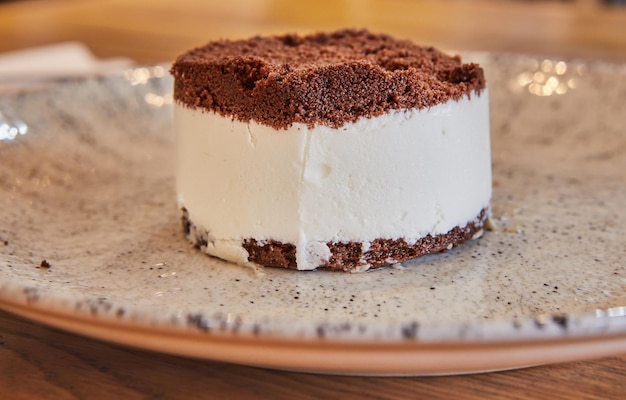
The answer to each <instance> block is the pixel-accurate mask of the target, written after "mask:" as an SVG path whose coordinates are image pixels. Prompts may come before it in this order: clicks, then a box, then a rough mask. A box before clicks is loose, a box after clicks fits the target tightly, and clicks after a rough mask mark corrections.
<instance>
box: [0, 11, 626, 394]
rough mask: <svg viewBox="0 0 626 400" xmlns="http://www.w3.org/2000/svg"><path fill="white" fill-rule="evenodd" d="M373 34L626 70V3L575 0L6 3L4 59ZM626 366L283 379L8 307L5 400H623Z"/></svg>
mask: <svg viewBox="0 0 626 400" xmlns="http://www.w3.org/2000/svg"><path fill="white" fill-rule="evenodd" d="M340 27H368V28H370V29H371V30H374V31H385V32H389V33H392V34H395V35H398V36H401V37H407V38H411V39H413V40H415V41H417V42H420V43H424V44H432V45H435V46H438V47H441V48H444V49H459V50H484V51H496V52H519V53H530V54H537V55H547V56H551V57H567V58H572V57H577V58H586V59H602V60H608V61H617V62H626V7H607V6H603V5H602V4H601V2H597V1H592V0H579V1H569V2H565V1H512V0H509V1H505V0H492V1H489V0H474V1H461V0H458V1H452V0H448V1H438V2H435V1H420V0H361V1H359V0H345V1H339V0H317V1H291V0H260V1H253V0H228V1H194V0H177V1H171V0H170V1H168V0H134V1H123V0H99V1H96V0H87V1H79V0H66V1H61V0H31V1H13V2H2V3H0V52H2V51H8V50H15V49H20V48H23V47H28V46H36V45H42V44H47V43H54V42H59V41H69V40H76V41H82V42H84V43H86V44H87V45H88V46H89V47H90V48H91V50H92V51H93V52H94V54H96V55H97V56H100V57H112V56H125V57H129V58H131V59H133V60H135V61H136V62H138V63H154V62H163V61H168V60H171V59H173V58H174V57H175V56H176V55H177V54H179V53H180V52H182V51H183V50H186V49H187V48H189V47H191V46H194V45H197V44H201V43H203V42H206V41H208V40H210V39H215V38H219V37H244V36H249V35H253V34H257V33H263V34H265V33H282V32H310V31H316V30H322V29H324V30H327V29H335V28H340ZM625 376H626V356H616V357H613V358H607V359H602V360H596V361H581V362H574V363H568V364H561V365H552V366H543V367H535V368H528V369H522V370H516V371H507V372H498V373H491V374H477V375H467V376H456V377H417V378H416V377H411V378H367V377H349V376H325V375H313V374H303V373H294V372H282V371H273V370H266V369H259V368H252V367H246V366H238V365H232V364H225V363H219V362H212V361H205V360H194V359H185V358H180V357H174V356H169V355H164V354H158V353H152V352H146V351H141V350H135V349H129V348H125V347H121V346H117V345H112V344H108V343H104V342H100V341H96V340H91V339H88V338H84V337H79V336H75V335H72V334H68V333H64V332H61V331H57V330H55V329H51V328H47V327H45V326H42V325H39V324H37V323H33V322H29V321H26V320H24V319H21V318H18V317H15V316H12V315H10V314H8V313H5V312H2V311H0V399H84V398H90V399H107V398H111V399H187V398H190V399H192V398H194V399H195V398H229V399H233V398H276V399H278V398H288V399H299V398H303V399H306V398H344V399H352V398H354V399H396V398H420V397H427V398H460V399H464V398H509V399H531V398H548V397H550V398H582V399H618V398H626V379H625V378H624V377H625Z"/></svg>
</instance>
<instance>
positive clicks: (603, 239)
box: [0, 55, 626, 375]
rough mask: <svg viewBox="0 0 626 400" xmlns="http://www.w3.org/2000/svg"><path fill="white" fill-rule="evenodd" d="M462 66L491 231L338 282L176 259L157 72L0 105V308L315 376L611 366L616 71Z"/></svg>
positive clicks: (616, 246)
mask: <svg viewBox="0 0 626 400" xmlns="http://www.w3.org/2000/svg"><path fill="white" fill-rule="evenodd" d="M474 56H475V57H478V58H480V62H481V63H482V64H483V65H484V66H485V68H486V70H487V75H488V79H489V84H490V91H491V104H492V132H493V161H494V163H493V165H494V198H493V225H494V230H492V231H490V232H487V233H486V234H485V235H484V236H483V237H482V238H481V239H479V240H476V241H473V242H471V243H468V244H466V245H463V246H461V247H459V248H457V249H454V250H452V251H449V252H447V253H443V254H436V255H431V256H428V257H425V258H422V259H419V260H416V261H413V262H407V263H404V265H403V266H402V267H401V268H399V267H395V268H391V267H389V268H385V269H382V270H378V271H372V272H368V273H362V274H353V275H350V274H343V273H332V272H324V271H315V272H294V271H284V270H278V269H251V268H245V267H240V266H235V265H230V264H228V263H225V262H222V261H219V260H216V259H212V258H209V257H207V256H205V255H203V254H200V253H199V252H197V251H196V250H195V249H193V248H191V246H190V245H189V244H188V243H187V241H186V240H185V238H184V236H183V233H182V228H181V223H180V215H179V212H178V210H177V209H176V206H175V203H176V202H175V194H174V189H173V185H174V177H173V174H172V159H173V154H174V152H173V140H172V139H173V138H172V128H171V115H170V114H171V86H172V83H171V79H170V78H169V77H168V76H167V72H166V67H165V68H164V67H160V66H157V67H151V68H139V69H135V70H131V71H127V72H126V73H125V74H124V75H122V76H117V77H109V78H102V79H95V80H86V81H85V80H81V81H74V82H66V83H62V84H59V85H56V86H54V87H52V88H49V89H45V90H43V91H36V92H28V93H23V94H18V95H11V96H9V97H4V98H0V111H1V113H2V117H1V120H0V160H1V162H0V221H1V223H0V307H2V308H4V309H6V310H9V311H11V312H14V313H17V314H20V315H23V316H26V317H29V318H32V319H34V320H38V321H41V322H44V323H47V324H50V325H53V326H56V327H60V328H63V329H67V330H69V331H73V332H77V333H80V334H85V335H89V336H92V337H96V338H101V339H105V340H109V341H113V342H118V343H122V344H128V345H132V346H138V347H142V348H146V349H152V350H157V351H164V352H168V353H175V354H181V355H187V356H192V357H202V358H208V359H214V360H223V361H229V362H236V363H244V364H250V365H257V366H265V367H271V368H282V369H293V370H301V371H315V372H327V373H347V374H377V375H393V374H395V375H416V374H448V373H466V372H473V371H486V370H497V369H507V368H516V367H522V366H527V365H536V364H543V363H552V362H561V361H568V360H576V359H583V358H588V357H600V356H607V355H611V354H617V353H624V352H626V208H625V207H626V130H625V128H624V127H625V124H624V121H625V119H624V118H625V117H624V110H625V108H624V107H625V106H624V105H625V104H626V69H625V68H624V67H622V66H610V65H604V64H588V63H582V62H571V61H570V62H562V61H559V60H544V59H534V58H526V57H511V56H503V55H500V56H496V55H474ZM216 196H219V193H216ZM250 201H254V198H250Z"/></svg>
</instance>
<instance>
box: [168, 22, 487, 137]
mask: <svg viewBox="0 0 626 400" xmlns="http://www.w3.org/2000/svg"><path fill="white" fill-rule="evenodd" d="M170 72H171V74H172V75H173V76H174V99H175V100H176V101H177V102H179V103H180V104H183V105H184V106H187V107H190V108H194V109H202V110H205V111H213V112H216V113H218V114H220V115H223V116H229V117H232V118H235V119H237V120H240V121H244V122H248V121H250V120H254V121H256V122H258V123H261V124H264V125H268V126H271V127H274V128H276V129H283V128H287V127H289V126H291V125H292V124H293V123H304V124H306V125H308V126H309V127H313V126H315V125H327V126H330V127H333V128H337V127H340V126H342V125H344V124H346V123H348V122H354V121H356V120H357V119H359V118H361V117H374V116H379V115H382V114H384V113H386V112H388V111H390V110H409V109H423V108H428V107H432V106H434V105H437V104H441V103H445V102H447V101H449V100H451V99H453V100H459V99H460V98H462V97H463V96H471V95H472V93H477V94H480V92H481V91H482V89H483V88H484V87H485V77H484V73H483V70H482V68H480V67H479V66H478V65H476V64H463V63H462V62H461V59H460V57H459V56H448V55H446V54H444V53H442V52H440V51H438V50H436V49H434V48H433V47H421V46H418V45H415V44H413V43H411V42H410V41H406V40H398V39H394V38H393V37H391V36H388V35H384V34H374V33H370V32H368V31H366V30H340V31H336V32H333V33H316V34H312V35H308V36H298V35H283V36H272V37H260V36H257V37H253V38H251V39H248V40H219V41H215V42H211V43H208V44H207V45H205V46H202V47H198V48H195V49H193V50H190V51H189V52H187V53H185V54H183V55H181V56H179V57H178V58H177V59H176V61H175V62H174V64H173V65H172V68H171V70H170Z"/></svg>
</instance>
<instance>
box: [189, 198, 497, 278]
mask: <svg viewBox="0 0 626 400" xmlns="http://www.w3.org/2000/svg"><path fill="white" fill-rule="evenodd" d="M487 214H488V212H487V209H483V210H482V211H481V212H480V213H479V214H478V216H477V217H476V218H475V219H474V220H473V221H470V222H468V223H467V224H466V225H465V226H463V227H461V226H457V227H455V228H453V229H451V230H450V231H449V232H447V233H444V234H440V235H434V236H432V235H427V236H425V237H423V238H422V239H419V240H418V241H417V242H415V243H407V242H406V241H405V240H404V239H376V240H373V241H372V242H370V243H369V245H368V246H364V245H363V243H361V242H332V243H327V246H328V248H329V249H330V254H331V256H330V258H329V259H328V261H327V262H326V263H325V264H323V265H321V266H320V267H319V269H327V270H332V271H346V272H348V271H355V270H359V269H360V268H361V267H363V266H365V265H367V264H369V268H370V269H374V268H380V267H383V266H385V265H389V264H394V263H399V262H402V261H407V260H410V259H413V258H417V257H421V256H424V255H426V254H430V253H434V252H442V251H446V250H449V249H451V248H453V247H456V246H458V245H460V244H462V243H464V242H466V241H468V240H470V239H471V238H473V237H474V236H475V235H476V234H477V233H478V232H479V231H480V230H481V229H483V226H484V224H485V221H486V220H487ZM182 218H183V227H184V229H185V233H186V235H187V239H189V240H190V241H191V242H192V243H193V244H194V245H195V246H196V247H198V248H199V249H201V250H202V249H203V247H204V248H206V246H207V239H206V237H205V236H206V231H204V230H202V229H198V228H197V227H195V226H194V225H193V223H192V222H191V221H190V220H189V214H188V213H187V212H186V210H183V217H182ZM190 227H193V229H191V230H190ZM191 231H193V233H194V234H192V233H191ZM242 246H243V248H244V249H246V251H247V252H248V261H252V262H255V263H257V264H260V265H264V266H266V267H278V268H288V269H296V268H297V265H296V246H295V245H294V244H291V243H282V242H278V241H263V242H259V241H257V240H256V239H253V238H250V239H246V240H244V241H243V243H242Z"/></svg>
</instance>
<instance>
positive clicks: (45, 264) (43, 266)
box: [39, 260, 52, 268]
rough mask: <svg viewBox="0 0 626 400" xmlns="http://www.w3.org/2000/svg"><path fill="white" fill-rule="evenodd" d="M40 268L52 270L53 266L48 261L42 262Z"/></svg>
mask: <svg viewBox="0 0 626 400" xmlns="http://www.w3.org/2000/svg"><path fill="white" fill-rule="evenodd" d="M39 266H40V267H41V268H50V267H52V265H51V264H50V263H49V262H48V260H41V263H40V264H39Z"/></svg>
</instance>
